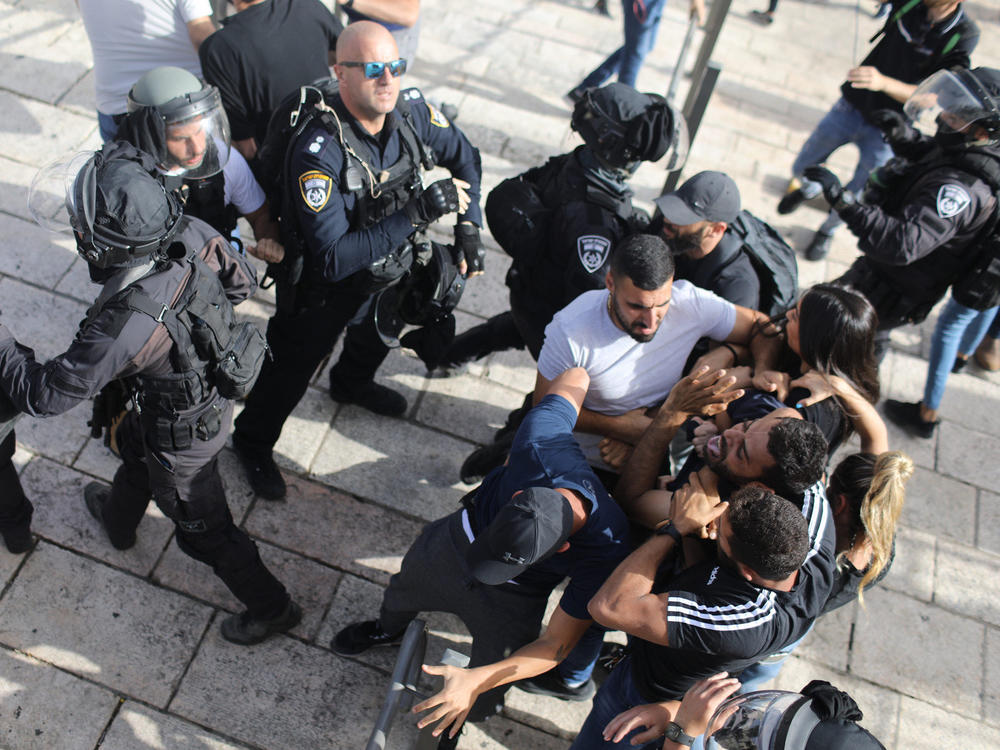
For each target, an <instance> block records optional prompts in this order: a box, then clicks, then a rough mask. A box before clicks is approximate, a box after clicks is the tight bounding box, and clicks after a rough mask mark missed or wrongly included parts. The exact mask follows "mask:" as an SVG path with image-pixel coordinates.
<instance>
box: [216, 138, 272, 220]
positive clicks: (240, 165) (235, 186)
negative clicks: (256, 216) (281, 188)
mask: <svg viewBox="0 0 1000 750" xmlns="http://www.w3.org/2000/svg"><path fill="white" fill-rule="evenodd" d="M222 174H224V175H225V177H226V182H225V197H226V205H227V206H228V205H229V204H232V205H234V206H236V210H237V211H239V213H240V216H246V215H247V214H249V213H253V212H254V211H256V210H257V209H258V208H260V207H261V206H263V205H264V200H265V198H266V196H265V195H264V190H263V189H262V188H261V186H260V183H258V182H257V180H256V179H255V178H254V176H253V172H251V171H250V165H249V164H247V160H246V159H244V158H243V154H241V153H240V152H239V151H237V150H236V149H235V148H230V149H229V161H227V162H226V166H224V167H223V168H222Z"/></svg>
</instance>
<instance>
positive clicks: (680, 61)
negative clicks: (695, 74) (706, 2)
mask: <svg viewBox="0 0 1000 750" xmlns="http://www.w3.org/2000/svg"><path fill="white" fill-rule="evenodd" d="M697 28H698V19H697V18H691V19H690V20H689V21H688V27H687V32H686V33H685V34H684V41H683V42H682V43H681V51H680V52H679V53H678V55H677V64H676V65H675V66H674V72H673V74H672V75H671V76H670V87H669V88H668V89H667V101H668V102H673V100H674V95H675V94H676V93H677V84H679V83H680V82H681V75H682V74H683V73H684V60H685V59H687V53H688V49H690V47H691V40H693V39H694V30H695V29H697Z"/></svg>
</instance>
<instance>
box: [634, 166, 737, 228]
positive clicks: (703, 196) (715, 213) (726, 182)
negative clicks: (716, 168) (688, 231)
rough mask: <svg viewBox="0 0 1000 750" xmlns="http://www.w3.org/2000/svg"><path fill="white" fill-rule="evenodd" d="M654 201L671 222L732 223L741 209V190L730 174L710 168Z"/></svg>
mask: <svg viewBox="0 0 1000 750" xmlns="http://www.w3.org/2000/svg"><path fill="white" fill-rule="evenodd" d="M653 202H654V203H656V205H657V207H658V208H659V209H660V213H662V214H663V218H664V219H666V220H667V221H669V222H670V223H671V224H677V225H678V226H685V225H687V224H694V223H696V222H699V221H724V222H726V223H727V224H728V223H730V222H733V221H735V220H736V215H737V214H738V213H739V212H740V191H739V188H737V187H736V183H735V182H733V178H732V177H730V176H729V175H727V174H723V173H722V172H709V171H706V172H699V173H698V174H696V175H695V176H694V177H692V178H691V179H689V180H687V181H686V182H685V183H684V184H683V185H681V186H680V187H679V188H677V190H675V191H674V192H672V193H667V194H666V195H661V196H660V197H659V198H657V199H656V200H655V201H653Z"/></svg>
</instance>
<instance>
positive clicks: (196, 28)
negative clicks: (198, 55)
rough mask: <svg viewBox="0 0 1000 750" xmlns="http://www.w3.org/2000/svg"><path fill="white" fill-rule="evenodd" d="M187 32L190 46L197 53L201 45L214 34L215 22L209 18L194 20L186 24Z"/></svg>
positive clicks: (203, 17)
mask: <svg viewBox="0 0 1000 750" xmlns="http://www.w3.org/2000/svg"><path fill="white" fill-rule="evenodd" d="M187 30H188V36H189V37H190V38H191V46H192V47H194V49H195V52H197V51H198V48H199V47H200V46H201V43H202V42H204V41H205V40H206V39H208V38H209V37H210V36H212V34H214V33H215V22H214V21H212V17H211V16H202V17H201V18H194V19H192V20H190V21H188V22H187Z"/></svg>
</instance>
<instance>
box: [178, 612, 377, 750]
mask: <svg viewBox="0 0 1000 750" xmlns="http://www.w3.org/2000/svg"><path fill="white" fill-rule="evenodd" d="M384 689H385V679H384V677H383V675H382V674H381V673H379V672H376V671H374V670H372V669H369V668H368V667H364V666H361V665H359V664H357V663H355V662H344V661H343V660H342V659H341V658H340V657H338V656H335V655H334V654H331V653H330V652H328V651H325V650H323V649H318V648H315V647H312V646H307V645H305V644H303V643H300V642H299V641H296V640H294V639H291V638H287V637H285V636H278V637H275V638H272V639H271V640H269V641H265V642H264V643H262V644H259V645H257V646H249V647H239V646H233V645H232V644H230V643H227V642H225V641H224V640H222V637H221V636H220V635H219V634H218V628H217V627H213V628H211V630H210V632H209V633H208V635H207V636H206V637H205V640H204V641H203V642H202V644H201V647H200V648H199V650H198V653H197V655H196V656H195V658H194V661H193V662H192V663H191V666H190V668H189V669H188V671H187V674H186V675H185V677H184V681H183V683H182V684H181V687H180V689H179V690H178V691H177V695H176V696H175V697H174V699H173V700H172V701H171V704H170V710H171V713H175V714H177V715H179V716H182V717H184V718H186V719H189V720H191V721H194V722H196V723H198V724H200V725H202V726H205V727H208V728H209V729H212V730H214V731H216V732H220V733H223V734H225V735H226V736H229V737H234V738H236V739H238V740H240V741H243V742H247V743H252V744H253V745H255V746H260V747H266V748H271V749H272V750H286V749H287V750H301V748H306V747H315V748H320V747H343V748H349V747H352V748H353V747H363V746H364V742H365V741H366V740H367V739H368V733H369V732H370V730H371V727H372V725H373V724H374V721H375V717H376V715H377V714H378V709H379V707H380V705H381V701H382V692H383V691H384ZM347 696H350V699H349V700H347V699H345V698H346V697H347Z"/></svg>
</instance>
